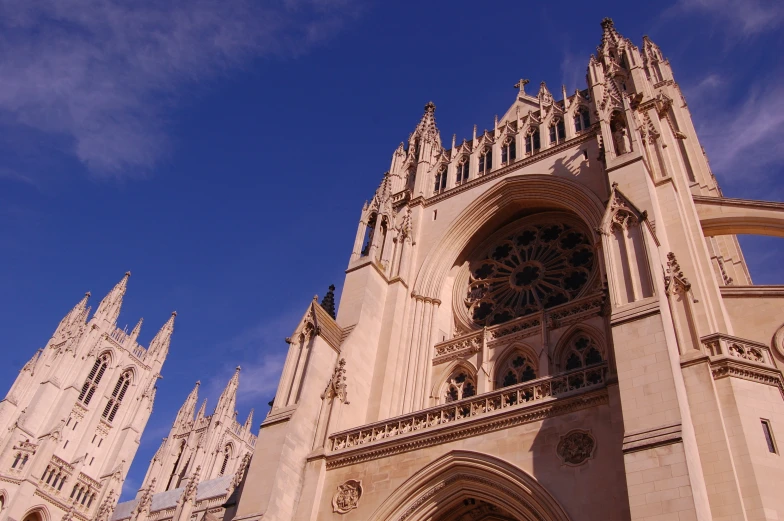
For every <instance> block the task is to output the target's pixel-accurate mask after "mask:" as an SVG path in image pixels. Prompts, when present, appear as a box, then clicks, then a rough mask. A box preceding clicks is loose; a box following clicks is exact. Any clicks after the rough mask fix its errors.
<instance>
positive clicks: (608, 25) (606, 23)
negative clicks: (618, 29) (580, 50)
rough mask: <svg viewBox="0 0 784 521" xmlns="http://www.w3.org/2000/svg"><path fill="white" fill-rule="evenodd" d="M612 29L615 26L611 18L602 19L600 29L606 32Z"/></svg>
mask: <svg viewBox="0 0 784 521" xmlns="http://www.w3.org/2000/svg"><path fill="white" fill-rule="evenodd" d="M613 27H615V24H614V23H613V19H612V18H610V17H605V18H602V29H605V30H607V29H612V28H613Z"/></svg>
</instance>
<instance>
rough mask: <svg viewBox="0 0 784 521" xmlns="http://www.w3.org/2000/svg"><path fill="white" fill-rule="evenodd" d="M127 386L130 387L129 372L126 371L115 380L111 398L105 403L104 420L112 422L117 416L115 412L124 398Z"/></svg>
mask: <svg viewBox="0 0 784 521" xmlns="http://www.w3.org/2000/svg"><path fill="white" fill-rule="evenodd" d="M129 385H131V372H130V371H126V372H124V373H123V374H122V376H120V378H119V379H118V380H117V383H116V384H115V386H114V390H113V391H112V397H111V398H109V401H108V402H106V407H104V409H103V417H104V418H105V419H107V420H109V421H114V417H115V415H116V414H117V410H118V409H119V408H120V404H121V403H122V401H123V398H125V393H126V391H127V390H128V386H129Z"/></svg>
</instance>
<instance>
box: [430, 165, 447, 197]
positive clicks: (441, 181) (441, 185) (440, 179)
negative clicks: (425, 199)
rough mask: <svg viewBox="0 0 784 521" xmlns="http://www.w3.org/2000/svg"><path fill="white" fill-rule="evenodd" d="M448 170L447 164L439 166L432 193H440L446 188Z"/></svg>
mask: <svg viewBox="0 0 784 521" xmlns="http://www.w3.org/2000/svg"><path fill="white" fill-rule="evenodd" d="M448 170H449V167H448V166H447V165H442V166H441V168H439V169H438V173H437V174H436V183H435V186H434V187H433V195H436V194H440V193H441V192H443V191H444V190H446V180H447V175H448Z"/></svg>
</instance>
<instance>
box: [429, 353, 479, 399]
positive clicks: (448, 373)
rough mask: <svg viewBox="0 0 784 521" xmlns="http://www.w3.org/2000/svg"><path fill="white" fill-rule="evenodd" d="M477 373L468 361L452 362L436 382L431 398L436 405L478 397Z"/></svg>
mask: <svg viewBox="0 0 784 521" xmlns="http://www.w3.org/2000/svg"><path fill="white" fill-rule="evenodd" d="M477 372H478V370H477V369H476V367H474V364H472V363H471V362H470V361H468V360H454V361H452V362H451V363H450V364H449V365H447V366H446V367H445V368H444V369H443V370H442V371H441V374H440V375H439V377H438V378H437V379H436V380H435V382H436V383H435V385H434V386H433V389H432V394H431V396H433V397H434V398H436V403H446V402H450V401H455V400H461V399H463V398H468V397H470V396H474V395H476V392H477V391H476V389H477ZM450 391H451V394H450Z"/></svg>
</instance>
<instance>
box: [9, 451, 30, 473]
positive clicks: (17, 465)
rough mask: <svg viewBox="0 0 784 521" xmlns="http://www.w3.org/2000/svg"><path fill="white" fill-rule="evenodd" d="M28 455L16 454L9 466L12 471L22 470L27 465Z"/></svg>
mask: <svg viewBox="0 0 784 521" xmlns="http://www.w3.org/2000/svg"><path fill="white" fill-rule="evenodd" d="M29 457H30V456H29V455H28V454H22V453H21V452H18V453H17V454H16V456H15V457H14V462H13V463H12V464H11V468H12V469H17V470H22V469H23V468H24V467H25V465H27V460H28V459H29Z"/></svg>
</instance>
